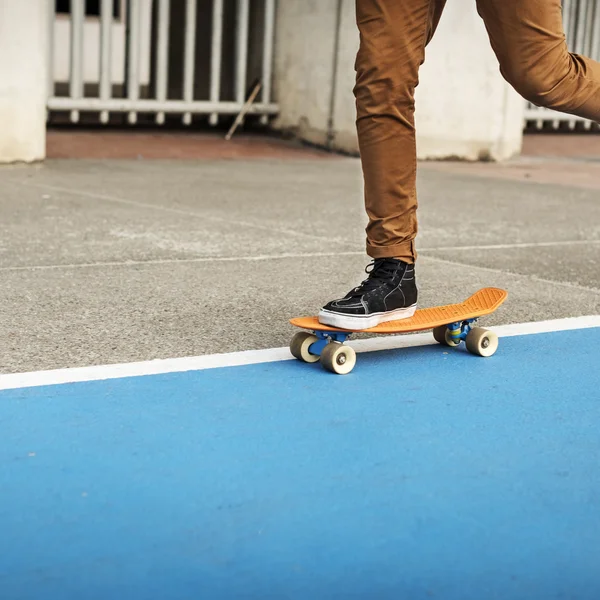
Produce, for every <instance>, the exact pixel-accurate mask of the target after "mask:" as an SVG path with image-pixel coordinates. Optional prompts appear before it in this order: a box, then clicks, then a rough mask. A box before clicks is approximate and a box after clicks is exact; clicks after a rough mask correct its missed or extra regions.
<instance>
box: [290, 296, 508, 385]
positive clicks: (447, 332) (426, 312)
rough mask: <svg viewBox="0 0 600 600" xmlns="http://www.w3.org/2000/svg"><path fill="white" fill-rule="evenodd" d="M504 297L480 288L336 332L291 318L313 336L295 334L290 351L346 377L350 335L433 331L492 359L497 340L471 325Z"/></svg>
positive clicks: (444, 339) (350, 363)
mask: <svg viewBox="0 0 600 600" xmlns="http://www.w3.org/2000/svg"><path fill="white" fill-rule="evenodd" d="M507 296H508V293H507V292H506V291H505V290H501V289H499V288H483V289H481V290H479V291H477V292H475V293H474V294H473V295H472V296H471V297H470V298H467V299H466V300H465V301H464V302H461V303H459V304H448V305H446V306H435V307H432V308H422V309H418V310H417V311H416V312H415V314H414V315H413V316H412V317H410V318H408V319H401V320H398V321H389V322H388V323H381V324H380V325H377V327H372V328H371V329H360V330H359V329H337V328H335V327H330V326H329V325H323V324H321V323H319V319H318V317H300V318H295V319H290V323H291V324H292V325H294V326H295V327H299V328H301V329H308V330H310V331H312V332H313V334H312V335H311V334H308V333H306V332H304V333H298V334H296V336H295V337H294V339H293V340H292V344H291V345H290V350H291V352H292V354H293V355H294V356H295V357H296V358H298V359H299V360H301V361H304V362H316V361H318V360H319V357H320V358H321V363H322V364H323V366H324V367H325V368H326V369H328V370H330V371H333V372H334V373H338V374H346V373H347V372H350V371H351V370H352V368H353V367H354V363H355V362H356V356H355V355H354V351H353V350H352V349H351V348H349V347H348V346H345V345H344V342H345V341H346V339H347V338H348V337H350V335H352V333H378V334H395V333H412V332H416V331H424V330H426V329H433V330H434V332H433V333H434V337H435V339H436V341H438V342H440V343H441V344H445V345H447V346H458V345H459V344H460V342H461V341H465V342H466V344H467V349H468V350H469V351H470V352H472V353H473V354H478V355H480V356H491V355H492V354H494V352H495V351H496V348H497V347H498V337H497V336H496V335H495V334H494V333H492V332H490V331H487V330H485V329H482V328H480V327H472V325H473V324H474V323H475V321H476V320H477V319H479V318H480V317H483V316H485V315H489V314H491V313H493V312H494V311H495V310H496V309H497V308H498V307H499V306H500V305H501V304H502V303H503V302H504V301H505V300H506V298H507ZM330 342H337V344H331V343H330ZM340 352H341V354H340ZM344 352H346V354H344ZM333 354H335V356H333ZM332 361H333V362H332ZM348 368H349V370H348Z"/></svg>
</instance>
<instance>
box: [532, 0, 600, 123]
mask: <svg viewBox="0 0 600 600" xmlns="http://www.w3.org/2000/svg"><path fill="white" fill-rule="evenodd" d="M563 23H564V28H565V33H566V36H567V42H568V44H569V50H570V51H571V52H575V53H577V54H583V55H585V56H589V57H590V58H593V59H595V60H600V2H599V1H598V0H563ZM525 122H526V125H527V127H528V128H529V129H542V128H544V127H548V126H550V127H553V128H555V129H558V128H559V127H560V126H561V124H563V125H566V126H568V127H569V128H571V129H575V127H576V126H579V127H582V128H584V129H590V128H591V127H592V122H591V121H588V120H587V119H582V118H580V117H574V116H572V115H567V114H564V113H559V112H556V111H553V110H549V109H547V108H540V107H537V106H535V105H533V104H531V103H530V102H528V103H527V105H526V107H525ZM594 127H596V126H595V125H594Z"/></svg>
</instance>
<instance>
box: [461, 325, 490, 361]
mask: <svg viewBox="0 0 600 600" xmlns="http://www.w3.org/2000/svg"><path fill="white" fill-rule="evenodd" d="M465 341H466V343H467V350H468V351H469V352H471V353H472V354H476V355H477V356H486V357H487V356H492V354H494V353H495V352H496V350H497V349H498V336H497V335H496V334H495V333H494V332H493V331H489V330H488V329H484V328H483V327H474V328H473V329H471V331H469V333H467V339H466V340H465Z"/></svg>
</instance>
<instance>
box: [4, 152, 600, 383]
mask: <svg viewBox="0 0 600 600" xmlns="http://www.w3.org/2000/svg"><path fill="white" fill-rule="evenodd" d="M284 146H285V145H282V146H281V148H280V147H279V146H278V147H276V148H275V149H274V150H273V149H271V151H270V152H267V153H262V154H261V155H260V158H253V159H249V158H247V157H242V158H235V159H233V158H232V157H229V156H228V157H221V158H219V159H203V160H202V159H197V158H196V159H193V160H160V159H157V160H116V159H85V160H66V159H56V160H49V161H47V162H46V163H44V164H41V165H35V166H23V165H17V166H10V167H3V168H1V169H0V223H1V224H2V225H1V226H2V236H1V237H0V302H1V305H2V310H1V312H0V340H2V344H1V345H0V372H2V373H11V372H21V371H28V370H40V369H51V368H62V367H70V366H85V365H94V364H106V363H117V362H129V361H137V360H148V359H154V358H169V357H180V356H190V355H198V354H208V353H216V352H228V351H235V350H246V349H256V348H267V347H276V346H284V345H287V343H288V342H289V338H290V337H291V335H292V333H293V331H292V328H291V326H289V325H288V323H287V320H288V318H289V317H291V316H296V315H299V314H311V313H314V312H315V311H316V310H317V309H318V308H319V306H320V305H321V304H322V303H323V302H324V301H326V300H328V299H330V298H331V297H333V296H338V295H340V294H343V293H345V292H346V291H347V290H348V288H349V287H350V286H352V285H355V284H357V283H358V282H359V281H360V280H361V278H362V276H363V274H362V270H363V268H364V266H365V264H366V263H367V261H368V258H367V257H366V256H365V254H364V252H363V247H364V240H363V230H364V225H365V216H364V214H363V207H362V198H361V193H362V191H361V174H360V163H359V161H358V160H357V159H354V158H340V157H334V156H332V155H328V154H324V153H323V154H322V153H319V152H316V151H314V150H309V151H306V153H304V152H302V151H299V150H298V148H296V147H294V151H293V153H288V152H286V149H285V147H284ZM598 154H599V155H600V152H598ZM245 156H246V155H245ZM599 164H600V163H598V162H596V161H595V160H590V158H589V156H586V158H585V159H581V160H578V159H575V158H569V159H568V160H564V159H558V158H545V157H544V156H539V155H538V156H536V157H535V158H524V159H519V160H518V161H515V162H513V163H511V164H509V165H489V164H488V165H465V164H458V165H456V164H452V163H431V164H430V163H427V164H423V165H421V168H420V175H419V194H420V223H421V232H420V236H419V249H420V260H419V268H418V271H417V276H418V280H419V284H420V289H421V300H420V304H421V305H422V306H427V305H432V304H436V303H440V302H444V303H445V302H454V301H459V300H461V299H463V298H464V297H465V296H467V295H469V294H470V293H471V292H473V291H475V290H476V289H477V288H478V287H480V286H485V285H493V286H500V287H505V288H506V289H508V290H509V292H510V298H509V301H508V303H507V304H506V305H505V307H503V308H502V309H501V310H500V311H499V312H498V313H497V314H495V315H493V316H492V317H491V318H489V319H487V320H486V323H489V324H495V323H509V322H519V321H533V320H542V319H551V318H558V317H567V316H578V315H584V314H598V313H600V198H599V191H598V185H597V181H600V172H599V169H600V167H599ZM528 165H529V166H528ZM557 165H562V167H561V168H562V171H561V170H560V169H559V168H558V167H557ZM569 165H572V167H570V166H569ZM511 169H512V171H511ZM528 169H529V172H530V176H529V177H526V176H525V175H524V173H525V174H527V172H528ZM559 172H560V173H561V175H557V173H559ZM507 173H508V175H507ZM511 173H512V174H511ZM540 173H541V174H544V173H545V175H544V176H540ZM532 174H533V176H532ZM557 178H558V181H557ZM582 182H583V183H582Z"/></svg>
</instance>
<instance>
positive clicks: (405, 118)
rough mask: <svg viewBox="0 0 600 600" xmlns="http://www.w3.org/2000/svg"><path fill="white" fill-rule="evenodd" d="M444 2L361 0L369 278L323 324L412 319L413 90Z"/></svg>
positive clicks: (360, 99) (333, 306)
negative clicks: (371, 263) (369, 257)
mask: <svg viewBox="0 0 600 600" xmlns="http://www.w3.org/2000/svg"><path fill="white" fill-rule="evenodd" d="M445 1H446V0H356V19H357V23H358V28H359V31H360V49H359V52H358V56H357V58H356V86H355V88H354V93H355V96H356V107H357V129H358V139H359V144H360V155H361V162H362V167H363V173H364V181H365V207H366V210H367V214H368V216H369V225H368V227H367V253H368V254H369V255H370V256H371V257H372V258H373V259H374V263H373V265H372V269H371V271H369V277H368V279H366V280H365V281H363V283H362V284H361V285H359V286H358V287H357V288H354V289H353V290H352V291H351V292H349V293H348V294H347V295H346V296H345V297H344V298H342V299H340V300H334V301H332V302H329V303H328V304H326V305H325V306H324V307H323V309H322V310H321V311H320V313H319V320H320V321H321V323H324V324H326V325H332V326H334V327H341V328H344V329H367V328H370V327H374V326H376V325H378V324H380V323H383V322H387V321H392V320H395V319H403V318H407V317H410V316H412V315H413V314H414V312H415V309H416V306H417V285H416V280H415V269H414V266H413V263H414V262H415V259H416V252H415V246H414V239H415V236H416V234H417V217H416V210H417V196H416V191H415V187H416V169H417V156H416V144H415V124H414V91H415V87H416V86H417V83H418V80H419V67H420V66H421V64H422V63H423V60H424V57H425V46H426V44H427V42H428V41H429V40H430V39H431V37H432V35H433V32H434V30H435V28H436V25H437V23H438V21H439V18H440V15H441V13H442V10H443V7H444V4H445Z"/></svg>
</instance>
